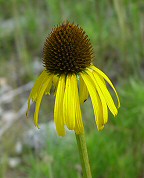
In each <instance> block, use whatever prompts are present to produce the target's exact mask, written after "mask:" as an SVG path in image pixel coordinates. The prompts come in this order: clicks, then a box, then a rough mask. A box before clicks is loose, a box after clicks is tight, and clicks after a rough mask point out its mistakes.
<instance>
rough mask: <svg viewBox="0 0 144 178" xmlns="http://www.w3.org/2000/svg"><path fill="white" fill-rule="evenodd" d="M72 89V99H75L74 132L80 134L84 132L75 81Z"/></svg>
mask: <svg viewBox="0 0 144 178" xmlns="http://www.w3.org/2000/svg"><path fill="white" fill-rule="evenodd" d="M81 80H82V79H81ZM74 91H75V99H74V101H75V111H76V118H75V132H76V134H82V133H84V127H83V121H82V114H81V108H80V101H79V95H78V86H77V82H75V85H74Z"/></svg>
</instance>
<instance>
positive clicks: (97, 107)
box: [81, 73, 104, 130]
mask: <svg viewBox="0 0 144 178" xmlns="http://www.w3.org/2000/svg"><path fill="white" fill-rule="evenodd" d="M81 77H82V78H83V80H84V82H85V84H86V86H87V89H88V91H89V94H90V97H91V101H92V105H93V109H94V114H95V120H96V124H97V127H98V130H102V129H103V128H104V123H103V119H102V108H101V107H102V106H101V103H100V99H99V96H98V94H97V91H96V89H95V85H94V83H93V80H92V79H91V77H90V76H89V75H88V74H86V73H81Z"/></svg>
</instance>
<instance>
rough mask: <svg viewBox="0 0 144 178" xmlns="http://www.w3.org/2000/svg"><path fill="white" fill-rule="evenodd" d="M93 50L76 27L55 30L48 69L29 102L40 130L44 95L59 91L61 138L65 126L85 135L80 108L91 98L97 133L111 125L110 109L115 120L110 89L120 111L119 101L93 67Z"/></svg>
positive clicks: (48, 44)
mask: <svg viewBox="0 0 144 178" xmlns="http://www.w3.org/2000/svg"><path fill="white" fill-rule="evenodd" d="M92 59H93V50H92V45H91V43H90V40H89V39H88V36H87V35H86V34H85V32H84V31H83V29H82V28H81V27H79V26H77V25H74V24H70V23H69V22H67V23H64V24H62V25H60V26H57V27H56V28H54V29H53V30H52V32H51V34H50V36H49V37H47V39H46V41H45V44H44V50H43V64H44V67H45V69H44V70H43V72H42V73H41V75H40V76H39V77H38V79H37V81H36V83H35V85H34V87H33V88H32V91H31V93H30V96H29V98H28V110H27V115H28V111H29V109H30V100H31V99H32V100H33V101H34V102H36V108H35V114H34V122H35V125H36V126H37V127H38V114H39V110H40V104H41V101H42V98H43V95H44V94H50V90H51V87H52V85H54V87H55V88H56V94H55V107H54V122H55V125H56V130H57V132H58V135H60V136H64V135H65V133H66V132H65V126H67V128H68V129H70V130H74V131H75V132H76V133H77V134H81V133H83V131H84V127H83V121H82V114H81V108H80V105H81V104H83V103H84V102H85V101H86V100H87V98H88V97H89V95H90V98H91V101H92V105H93V109H94V115H95V121H96V125H97V128H98V130H102V129H103V128H104V125H105V124H106V123H107V121H108V109H109V110H110V111H111V112H112V114H113V115H114V116H116V115H117V113H118V110H117V107H116V106H115V104H114V101H113V99H112V97H111V95H110V93H109V91H108V89H107V86H106V82H108V83H109V85H110V86H111V87H112V89H113V90H114V92H115V94H116V97H117V100H118V107H119V106H120V102H119V98H118V95H117V92H116V89H115V88H114V86H113V84H112V82H111V81H110V79H109V78H108V77H107V76H106V75H105V74H104V73H103V72H102V71H101V70H99V69H98V68H96V67H95V66H94V65H93V64H92Z"/></svg>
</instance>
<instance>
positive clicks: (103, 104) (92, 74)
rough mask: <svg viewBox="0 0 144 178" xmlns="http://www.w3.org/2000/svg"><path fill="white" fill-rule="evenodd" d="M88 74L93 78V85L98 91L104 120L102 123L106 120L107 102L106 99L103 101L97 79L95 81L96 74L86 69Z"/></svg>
mask: <svg viewBox="0 0 144 178" xmlns="http://www.w3.org/2000/svg"><path fill="white" fill-rule="evenodd" d="M87 72H88V74H89V75H90V76H91V78H92V79H93V80H94V83H95V87H96V90H97V92H98V95H99V97H100V100H101V104H102V113H103V120H104V124H106V123H107V121H108V108H107V104H106V101H105V98H104V96H103V93H102V91H101V89H100V87H99V85H98V81H97V78H96V76H95V75H94V73H93V72H91V71H87ZM104 85H105V82H104Z"/></svg>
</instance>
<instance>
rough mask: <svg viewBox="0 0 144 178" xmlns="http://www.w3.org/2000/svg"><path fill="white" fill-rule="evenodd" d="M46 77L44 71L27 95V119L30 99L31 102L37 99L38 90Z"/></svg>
mask: <svg viewBox="0 0 144 178" xmlns="http://www.w3.org/2000/svg"><path fill="white" fill-rule="evenodd" d="M46 77H48V74H47V73H46V71H45V70H44V71H43V72H42V73H41V74H40V76H39V77H38V78H37V80H36V82H35V84H34V86H33V88H32V90H31V92H30V95H29V98H28V109H27V112H26V116H27V117H28V112H29V110H30V101H31V99H32V100H33V101H36V98H37V93H38V91H39V89H40V87H41V86H42V84H43V81H44V80H45V78H46Z"/></svg>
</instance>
